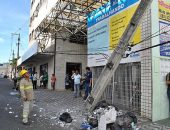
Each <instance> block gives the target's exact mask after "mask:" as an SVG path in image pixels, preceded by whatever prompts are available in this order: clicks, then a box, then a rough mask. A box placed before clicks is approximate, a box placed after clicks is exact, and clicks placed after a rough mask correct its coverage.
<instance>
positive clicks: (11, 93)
mask: <svg viewBox="0 0 170 130" xmlns="http://www.w3.org/2000/svg"><path fill="white" fill-rule="evenodd" d="M18 94H19V93H18V92H10V95H18Z"/></svg>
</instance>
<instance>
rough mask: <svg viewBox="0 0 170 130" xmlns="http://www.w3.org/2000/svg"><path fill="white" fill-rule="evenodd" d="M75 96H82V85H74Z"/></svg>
mask: <svg viewBox="0 0 170 130" xmlns="http://www.w3.org/2000/svg"><path fill="white" fill-rule="evenodd" d="M74 96H75V97H79V96H80V84H74Z"/></svg>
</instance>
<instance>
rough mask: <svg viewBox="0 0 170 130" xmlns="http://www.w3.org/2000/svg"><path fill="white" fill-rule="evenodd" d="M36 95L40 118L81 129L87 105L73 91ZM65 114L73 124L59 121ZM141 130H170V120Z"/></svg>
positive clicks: (69, 128)
mask: <svg viewBox="0 0 170 130" xmlns="http://www.w3.org/2000/svg"><path fill="white" fill-rule="evenodd" d="M35 95H36V102H35V107H34V109H37V110H39V112H40V117H43V118H45V119H47V120H48V121H50V122H51V124H52V125H59V126H61V127H63V128H68V130H79V129H80V125H81V123H82V122H83V120H84V119H85V105H84V101H83V100H82V98H73V94H72V92H71V91H64V92H56V91H50V90H43V89H39V90H36V91H35ZM63 112H69V113H70V114H71V116H72V118H73V122H72V123H70V124H63V123H62V122H60V121H59V115H60V114H62V113H63ZM168 125H169V126H168ZM141 128H142V130H170V119H166V120H163V121H159V122H156V123H151V122H147V123H144V124H143V125H142V127H141Z"/></svg>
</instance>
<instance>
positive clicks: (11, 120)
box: [0, 79, 83, 130]
mask: <svg viewBox="0 0 170 130" xmlns="http://www.w3.org/2000/svg"><path fill="white" fill-rule="evenodd" d="M12 85H13V84H12V82H11V81H10V80H7V79H0V110H1V114H0V122H1V123H0V127H1V128H0V129H1V130H30V129H31V130H47V129H48V130H70V129H71V128H72V129H73V130H77V129H78V127H80V126H79V124H76V123H77V119H76V118H77V117H76V116H78V117H79V116H80V115H78V114H76V113H79V114H80V113H81V108H82V107H83V105H82V103H81V102H82V99H81V98H80V99H75V100H73V101H72V102H71V101H70V99H71V100H72V99H73V98H72V97H70V96H71V95H70V96H69V95H68V96H67V95H66V94H67V93H63V92H59V93H56V92H52V91H50V90H37V91H35V95H36V99H35V104H34V108H33V112H32V114H31V119H30V120H31V121H30V122H31V125H30V126H24V125H23V124H22V116H21V115H22V103H21V100H20V98H18V96H17V95H16V94H15V93H16V92H14V91H13V90H12V87H13V86H12ZM11 92H12V93H11ZM69 93H70V92H69ZM56 94H59V95H58V96H57V97H58V98H56ZM80 103H81V104H80ZM68 106H69V108H71V109H69V108H68ZM65 111H68V112H70V113H72V116H73V117H72V118H73V122H72V123H71V124H67V125H65V124H64V123H62V122H59V120H58V116H59V114H61V113H62V112H65ZM81 118H82V117H81ZM78 120H79V119H78ZM79 121H81V120H79ZM79 123H80V122H79Z"/></svg>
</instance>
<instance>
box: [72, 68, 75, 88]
mask: <svg viewBox="0 0 170 130" xmlns="http://www.w3.org/2000/svg"><path fill="white" fill-rule="evenodd" d="M74 75H75V72H74V70H73V71H72V76H71V90H72V91H74Z"/></svg>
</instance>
